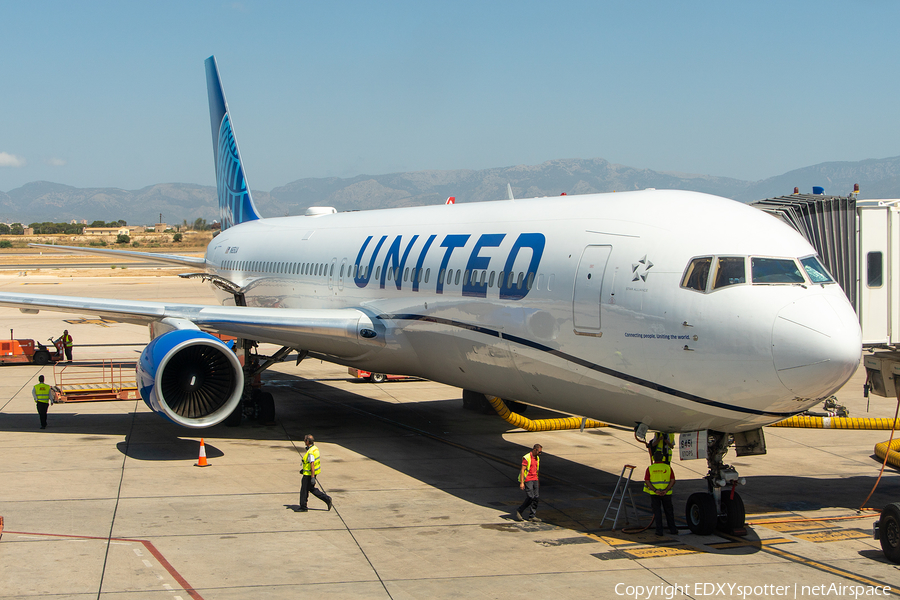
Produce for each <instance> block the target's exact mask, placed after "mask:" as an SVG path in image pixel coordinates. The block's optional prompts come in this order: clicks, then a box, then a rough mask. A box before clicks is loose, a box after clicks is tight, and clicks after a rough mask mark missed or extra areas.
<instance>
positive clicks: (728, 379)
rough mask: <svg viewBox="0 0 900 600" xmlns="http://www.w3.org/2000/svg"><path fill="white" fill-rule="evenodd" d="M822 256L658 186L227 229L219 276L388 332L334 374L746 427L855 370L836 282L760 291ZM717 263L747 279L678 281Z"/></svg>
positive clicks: (776, 224) (712, 204) (712, 202)
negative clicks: (728, 262) (707, 261)
mask: <svg viewBox="0 0 900 600" xmlns="http://www.w3.org/2000/svg"><path fill="white" fill-rule="evenodd" d="M814 254H815V250H813V248H812V247H811V246H810V245H809V244H808V243H807V242H806V241H805V240H804V239H803V238H802V237H801V236H800V235H799V234H798V233H796V232H795V231H794V230H792V229H791V228H790V227H788V226H787V225H785V224H783V223H781V222H780V221H778V220H777V219H776V218H774V217H772V216H770V215H767V214H765V213H763V212H761V211H758V210H756V209H753V208H750V207H747V206H745V205H743V204H740V203H737V202H733V201H730V200H727V199H723V198H718V197H714V196H709V195H705V194H698V193H693V192H682V191H656V190H645V191H640V192H627V193H614V194H592V195H584V196H563V197H551V198H536V199H528V200H510V201H500V202H488V203H478V204H457V205H441V206H429V207H421V208H404V209H389V210H374V211H366V212H348V213H338V214H326V215H320V216H314V217H284V218H275V219H262V220H257V221H251V222H247V223H243V224H240V225H237V226H234V227H231V228H229V229H227V230H225V231H223V232H222V233H221V234H220V235H218V236H217V237H216V238H214V240H213V241H212V243H211V244H210V246H209V249H208V252H207V261H208V264H209V267H210V269H211V270H212V271H213V272H215V273H217V274H218V275H220V276H222V277H224V278H226V279H229V280H231V281H233V282H234V283H236V284H237V285H239V286H241V287H242V288H244V290H245V297H246V301H247V304H248V305H249V306H267V307H284V308H304V309H310V308H346V307H355V308H359V309H360V310H362V311H364V312H366V313H368V314H369V315H370V316H371V317H372V319H373V321H376V320H377V321H378V322H379V323H380V324H381V325H382V326H383V327H384V335H385V342H386V343H385V345H384V346H383V347H380V348H377V349H372V350H371V351H369V352H367V353H365V354H364V355H362V356H360V357H357V358H354V359H352V360H347V359H346V358H343V359H340V358H336V357H331V358H332V359H333V360H335V362H340V363H342V364H351V365H352V366H356V367H359V368H363V369H365V370H368V371H377V372H387V373H402V374H407V375H416V376H421V377H425V378H428V379H432V380H435V381H440V382H444V383H447V384H450V385H455V386H459V387H462V388H466V389H470V390H474V391H478V392H482V393H486V394H492V395H496V396H500V397H503V398H507V399H511V400H519V401H523V402H527V403H532V404H536V405H539V406H545V407H548V408H553V409H559V410H563V411H566V412H570V413H573V414H577V415H584V416H588V417H593V418H597V419H601V420H606V421H610V422H614V423H618V424H622V425H628V426H633V425H636V424H638V423H642V422H643V423H646V424H647V425H649V426H650V427H651V428H653V429H660V430H665V431H690V430H698V429H707V428H708V429H715V430H719V431H725V432H736V431H743V430H748V429H753V428H756V427H759V426H761V425H764V424H767V423H771V422H774V421H777V420H780V419H782V418H784V417H786V416H789V415H790V414H794V413H797V412H799V411H802V410H804V409H806V408H809V407H810V406H812V405H813V404H815V403H816V402H817V401H818V400H819V399H821V398H823V397H827V396H828V395H830V394H831V393H833V392H834V391H835V390H836V389H837V388H838V387H840V386H841V385H842V384H843V383H844V382H845V381H846V380H847V379H848V378H849V377H850V375H851V374H852V373H853V371H854V370H855V368H856V366H857V364H858V362H859V359H860V332H859V326H858V323H857V320H856V316H855V314H854V312H853V309H852V308H851V306H850V304H849V302H848V301H847V299H846V297H845V295H844V293H843V291H842V290H841V289H840V287H839V286H838V285H837V284H835V283H826V284H814V283H813V282H812V280H810V278H809V275H808V274H806V275H804V277H805V278H806V279H805V280H804V281H802V282H795V283H775V284H773V283H752V281H753V275H751V264H755V263H754V262H753V257H762V258H788V259H799V258H803V257H809V256H811V255H814ZM721 256H726V257H738V260H740V257H743V258H744V264H746V278H745V280H744V282H738V283H734V284H731V285H726V286H723V287H717V288H715V289H713V280H712V279H710V283H709V284H708V285H704V286H703V287H704V289H691V288H690V287H686V286H685V285H683V284H684V281H685V279H686V269H687V268H688V266H689V265H690V264H691V261H692V259H696V258H697V257H712V261H713V263H715V261H716V260H717V258H716V257H721ZM798 264H799V263H798ZM801 271H802V268H801ZM398 272H399V277H398V276H397V273H398ZM473 272H474V273H475V279H474V281H473V279H472V273H473ZM501 272H502V274H503V282H502V284H498V280H499V275H500V273H501ZM447 274H449V275H450V277H449V278H448V277H447ZM510 274H512V275H511V278H510ZM733 281H739V277H736V278H734V279H733ZM214 289H217V288H214ZM217 293H219V294H222V292H221V291H220V290H218V289H217ZM222 300H223V302H224V303H233V301H232V299H231V296H230V295H222ZM326 358H328V357H326Z"/></svg>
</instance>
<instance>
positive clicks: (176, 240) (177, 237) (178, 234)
mask: <svg viewBox="0 0 900 600" xmlns="http://www.w3.org/2000/svg"><path fill="white" fill-rule="evenodd" d="M172 241H173V242H180V241H181V234H180V233H176V234H175V235H173V236H172Z"/></svg>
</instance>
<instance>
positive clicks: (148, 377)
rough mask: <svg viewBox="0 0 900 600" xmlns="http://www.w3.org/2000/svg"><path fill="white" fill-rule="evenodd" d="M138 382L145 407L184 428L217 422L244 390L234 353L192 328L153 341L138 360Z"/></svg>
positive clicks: (206, 425)
mask: <svg viewBox="0 0 900 600" xmlns="http://www.w3.org/2000/svg"><path fill="white" fill-rule="evenodd" d="M137 379H138V386H139V387H140V391H141V397H142V398H143V399H144V402H145V403H146V404H147V406H149V407H150V408H151V409H152V410H153V411H154V412H157V413H160V414H162V415H165V416H166V417H168V418H169V419H171V420H172V421H174V422H175V423H178V424H179V425H184V426H185V427H194V428H202V427H212V426H213V425H216V424H218V423H221V422H222V421H224V420H225V418H226V417H228V415H230V414H231V413H232V411H234V409H235V408H236V407H237V406H238V404H239V403H240V401H241V395H242V393H243V391H244V371H243V369H242V368H241V364H240V363H239V362H238V359H237V356H235V354H234V352H233V351H232V350H230V349H229V348H228V346H226V345H225V344H224V343H223V342H222V341H221V340H219V339H218V338H215V337H213V336H211V335H209V334H208V333H204V332H202V331H199V330H196V329H176V330H173V331H169V332H168V333H164V334H163V335H160V336H159V337H157V338H155V339H154V340H153V341H151V342H150V343H149V344H148V345H147V347H146V348H144V351H143V352H142V353H141V358H140V360H139V361H138V364H137Z"/></svg>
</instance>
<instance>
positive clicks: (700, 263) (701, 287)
mask: <svg viewBox="0 0 900 600" xmlns="http://www.w3.org/2000/svg"><path fill="white" fill-rule="evenodd" d="M711 264H712V257H711V256H704V257H703V258H695V259H694V260H692V261H691V264H689V265H688V268H687V270H686V271H685V272H684V278H683V279H682V280H681V287H683V288H688V289H691V290H697V291H698V292H705V291H706V282H707V281H708V280H709V267H710V265H711Z"/></svg>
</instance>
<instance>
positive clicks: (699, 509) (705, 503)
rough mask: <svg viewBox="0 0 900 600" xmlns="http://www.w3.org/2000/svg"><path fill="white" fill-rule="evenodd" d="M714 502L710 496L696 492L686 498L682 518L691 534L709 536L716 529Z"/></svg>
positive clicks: (716, 518) (716, 515) (716, 516)
mask: <svg viewBox="0 0 900 600" xmlns="http://www.w3.org/2000/svg"><path fill="white" fill-rule="evenodd" d="M716 513H717V511H716V502H715V500H713V497H712V494H707V493H704V492H696V493H694V494H691V495H690V497H688V501H687V505H685V510H684V518H685V520H686V521H687V523H688V527H690V528H691V533H695V534H697V535H709V534H711V533H712V532H713V531H714V530H715V529H716V521H717V520H718V514H716Z"/></svg>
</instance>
